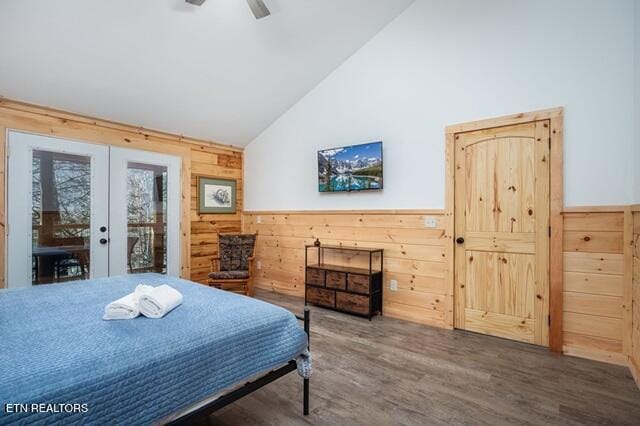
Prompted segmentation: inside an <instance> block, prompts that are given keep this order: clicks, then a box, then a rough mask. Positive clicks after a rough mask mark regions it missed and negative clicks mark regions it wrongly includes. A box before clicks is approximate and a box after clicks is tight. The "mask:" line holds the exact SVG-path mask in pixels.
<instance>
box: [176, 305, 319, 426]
mask: <svg viewBox="0 0 640 426" xmlns="http://www.w3.org/2000/svg"><path fill="white" fill-rule="evenodd" d="M296 318H297V319H298V320H300V321H302V322H303V324H304V331H305V333H307V345H308V346H307V348H310V346H311V333H310V330H311V312H310V311H309V308H305V309H304V315H303V316H299V315H296ZM297 369H298V368H297V364H296V360H295V359H293V360H291V361H289V362H288V363H287V364H286V365H284V366H282V367H280V368H278V369H277V370H273V371H271V372H269V373H267V374H265V375H264V376H262V377H260V378H258V379H256V380H254V381H252V382H249V383H247V384H245V385H243V386H241V387H239V388H238V389H235V390H234V391H231V392H229V393H227V394H225V395H222V396H221V397H219V398H217V399H215V400H213V401H211V402H210V403H208V404H205V405H203V406H202V407H199V408H197V409H195V410H193V411H190V412H189V413H187V414H185V415H183V416H181V417H179V418H177V419H175V420H173V421H171V422H169V423H168V424H170V425H187V424H192V423H193V422H194V421H195V420H196V419H198V418H201V417H204V416H208V415H210V414H212V413H214V412H215V411H217V410H219V409H221V408H223V407H226V406H227V405H229V404H231V403H232V402H235V401H237V400H239V399H240V398H242V397H244V396H246V395H249V394H250V393H252V392H254V391H256V390H258V389H260V388H261V387H263V386H265V385H268V384H269V383H271V382H273V381H275V380H277V379H279V378H280V377H282V376H284V375H285V374H288V373H290V372H292V371H297ZM302 413H303V414H304V415H305V416H307V415H309V379H303V389H302Z"/></svg>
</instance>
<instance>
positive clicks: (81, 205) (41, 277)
mask: <svg viewBox="0 0 640 426" xmlns="http://www.w3.org/2000/svg"><path fill="white" fill-rule="evenodd" d="M31 175H32V181H31V185H32V192H31V200H32V206H31V207H32V208H31V219H32V221H31V222H32V241H31V255H32V268H33V272H32V284H46V283H55V282H62V281H71V280H78V279H84V278H88V277H89V271H90V256H89V251H90V241H91V229H90V223H91V158H90V157H87V156H82V155H73V154H65V153H59V152H50V151H44V150H38V149H35V150H33V157H32V172H31Z"/></svg>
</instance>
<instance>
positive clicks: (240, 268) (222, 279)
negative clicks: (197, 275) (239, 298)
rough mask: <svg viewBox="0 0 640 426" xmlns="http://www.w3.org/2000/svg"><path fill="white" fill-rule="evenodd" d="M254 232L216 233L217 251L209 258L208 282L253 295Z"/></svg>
mask: <svg viewBox="0 0 640 426" xmlns="http://www.w3.org/2000/svg"><path fill="white" fill-rule="evenodd" d="M255 245H256V235H255V234H220V235H218V249H219V250H218V253H219V256H216V257H214V258H212V259H211V272H210V273H209V280H208V284H209V285H211V286H214V287H216V288H219V289H222V290H228V291H233V292H235V293H241V294H244V295H245V296H253V280H252V278H253V260H254V257H253V253H254V248H255Z"/></svg>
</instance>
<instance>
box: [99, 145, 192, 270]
mask: <svg viewBox="0 0 640 426" xmlns="http://www.w3.org/2000/svg"><path fill="white" fill-rule="evenodd" d="M110 152H111V154H110V163H109V174H110V182H109V188H110V190H109V222H110V227H111V231H110V233H109V235H110V237H111V242H110V244H109V275H122V274H126V273H129V274H139V273H145V272H155V273H159V274H168V275H172V276H178V275H179V274H180V263H181V261H180V260H181V259H180V206H181V200H182V197H181V189H180V169H181V161H182V160H181V158H180V157H176V156H173V155H166V154H158V153H155V152H149V151H140V150H135V149H128V148H117V147H112V148H111V149H110Z"/></svg>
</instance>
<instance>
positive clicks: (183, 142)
mask: <svg viewBox="0 0 640 426" xmlns="http://www.w3.org/2000/svg"><path fill="white" fill-rule="evenodd" d="M7 130H17V131H24V132H31V133H39V134H43V135H46V136H54V137H60V138H66V139H71V140H76V141H83V142H89V143H97V144H105V145H113V146H119V147H124V148H133V149H141V150H147V151H153V152H160V153H165V154H172V155H176V156H180V157H181V158H182V215H181V221H180V222H181V223H180V232H181V236H180V244H181V257H182V260H181V275H182V277H185V278H192V279H194V280H196V281H204V279H206V271H207V270H208V266H207V265H208V262H209V257H210V256H213V255H214V254H216V252H217V235H218V232H219V231H220V232H229V231H239V230H240V228H241V215H242V213H241V211H242V194H243V186H242V149H240V148H234V147H229V146H225V145H219V144H215V143H211V142H207V141H202V140H197V139H192V138H187V137H183V136H180V135H173V134H169V133H164V132H158V131H153V130H149V129H143V128H140V127H134V126H130V125H126V124H120V123H115V122H111V121H107V120H101V119H96V118H92V117H85V116H82V115H78V114H73V113H69V112H65V111H59V110H54V109H50V108H45V107H40V106H35V105H30V104H25V103H22V102H16V101H11V100H7V99H0V158H4V157H5V136H6V132H7ZM197 175H206V176H211V177H220V178H233V179H237V181H238V185H237V187H238V213H237V214H234V215H198V214H197V207H196V197H197V192H196V187H195V185H196V178H195V177H196V176H197ZM5 193H6V184H5V162H4V161H0V203H1V204H0V249H1V250H2V253H0V287H4V286H5V283H4V276H5V265H4V258H5V256H4V254H5V249H6V248H5V229H6V228H5V225H6V223H5V204H4V200H5ZM192 253H193V257H192ZM192 272H193V275H192Z"/></svg>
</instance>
